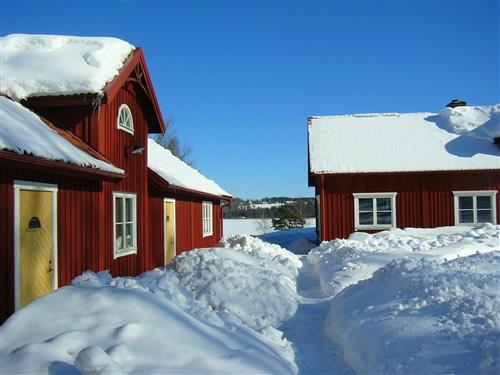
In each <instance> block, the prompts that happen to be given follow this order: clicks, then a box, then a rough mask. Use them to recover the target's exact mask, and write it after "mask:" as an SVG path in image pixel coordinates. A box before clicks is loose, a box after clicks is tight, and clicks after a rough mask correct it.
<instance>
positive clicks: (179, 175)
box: [148, 138, 231, 197]
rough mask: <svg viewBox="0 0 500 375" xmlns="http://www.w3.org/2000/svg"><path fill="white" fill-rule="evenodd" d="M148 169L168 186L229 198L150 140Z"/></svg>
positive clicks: (218, 187)
mask: <svg viewBox="0 0 500 375" xmlns="http://www.w3.org/2000/svg"><path fill="white" fill-rule="evenodd" d="M148 168H150V169H151V170H153V171H154V172H156V173H157V174H158V175H160V176H161V177H162V178H163V179H164V180H165V181H167V182H168V183H169V184H170V185H174V186H177V187H180V188H185V189H190V190H195V191H199V192H202V193H207V194H211V195H217V196H220V197H222V196H231V194H229V193H228V192H226V191H225V190H223V189H222V188H221V187H220V186H219V185H217V184H216V183H215V182H214V181H212V180H209V179H208V178H206V177H205V176H203V175H202V174H201V173H200V172H198V171H197V170H196V169H194V168H193V167H191V166H189V165H188V164H186V163H185V162H183V161H182V160H180V159H179V158H177V157H176V156H174V155H173V154H172V152H170V150H167V149H165V148H163V147H162V146H160V145H159V144H158V143H156V142H155V141H154V140H153V139H151V138H149V139H148Z"/></svg>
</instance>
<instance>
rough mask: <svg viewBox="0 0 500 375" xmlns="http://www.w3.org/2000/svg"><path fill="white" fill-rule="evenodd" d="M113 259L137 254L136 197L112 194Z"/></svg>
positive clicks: (127, 194)
mask: <svg viewBox="0 0 500 375" xmlns="http://www.w3.org/2000/svg"><path fill="white" fill-rule="evenodd" d="M113 213H114V214H113V215H114V216H113V222H114V235H115V237H114V238H115V240H114V258H115V259H116V258H118V257H121V256H124V255H129V254H136V253H137V197H136V195H135V194H129V193H113Z"/></svg>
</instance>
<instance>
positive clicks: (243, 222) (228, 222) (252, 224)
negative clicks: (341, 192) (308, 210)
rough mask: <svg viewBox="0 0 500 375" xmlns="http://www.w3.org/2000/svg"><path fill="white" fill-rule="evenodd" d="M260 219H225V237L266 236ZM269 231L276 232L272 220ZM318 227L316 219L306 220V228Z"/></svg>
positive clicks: (269, 221) (269, 220) (269, 222)
mask: <svg viewBox="0 0 500 375" xmlns="http://www.w3.org/2000/svg"><path fill="white" fill-rule="evenodd" d="M258 221H259V220H258V219H224V236H226V237H227V236H234V235H235V234H250V235H252V236H259V235H261V234H264V233H263V232H262V231H261V230H260V229H259V225H258ZM267 222H268V226H269V230H268V232H267V233H271V232H274V229H272V227H271V219H268V220H267ZM315 226H316V219H315V218H309V219H306V224H305V225H304V228H311V227H315Z"/></svg>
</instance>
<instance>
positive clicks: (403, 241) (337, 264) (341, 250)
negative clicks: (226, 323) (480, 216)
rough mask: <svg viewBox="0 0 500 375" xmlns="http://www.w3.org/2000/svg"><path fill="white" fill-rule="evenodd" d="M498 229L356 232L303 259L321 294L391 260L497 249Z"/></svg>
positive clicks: (361, 277)
mask: <svg viewBox="0 0 500 375" xmlns="http://www.w3.org/2000/svg"><path fill="white" fill-rule="evenodd" d="M499 232H500V226H498V225H492V224H483V225H481V226H479V227H476V228H470V227H444V228H436V229H414V228H407V229H405V230H402V229H391V230H388V231H383V232H379V233H376V234H367V233H363V232H356V233H353V234H351V236H350V237H349V238H348V239H346V240H345V239H337V240H333V241H329V242H323V243H321V244H320V246H319V247H316V248H314V249H312V250H311V251H310V252H309V254H308V255H307V259H308V261H309V262H311V264H312V265H313V267H314V268H315V271H316V272H317V274H318V277H319V279H320V283H321V287H322V290H323V293H324V295H325V296H326V295H335V294H337V293H339V292H340V291H341V290H342V289H344V288H345V287H347V286H349V285H352V284H355V283H357V282H358V281H360V280H364V279H367V278H369V277H371V276H372V274H373V272H375V271H376V270H377V269H379V268H381V267H384V266H385V265H386V264H388V263H390V262H391V261H392V260H393V259H395V258H402V257H406V256H413V257H418V258H420V257H423V256H425V257H427V258H429V259H435V260H437V261H443V260H445V259H451V258H454V257H457V256H467V255H470V254H474V253H475V252H476V251H479V252H487V251H492V250H493V249H498V248H499Z"/></svg>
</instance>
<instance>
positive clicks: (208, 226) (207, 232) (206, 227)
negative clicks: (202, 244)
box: [202, 202, 213, 237]
mask: <svg viewBox="0 0 500 375" xmlns="http://www.w3.org/2000/svg"><path fill="white" fill-rule="evenodd" d="M202 209H203V237H207V236H211V235H212V234H213V220H212V202H203V205H202Z"/></svg>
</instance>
